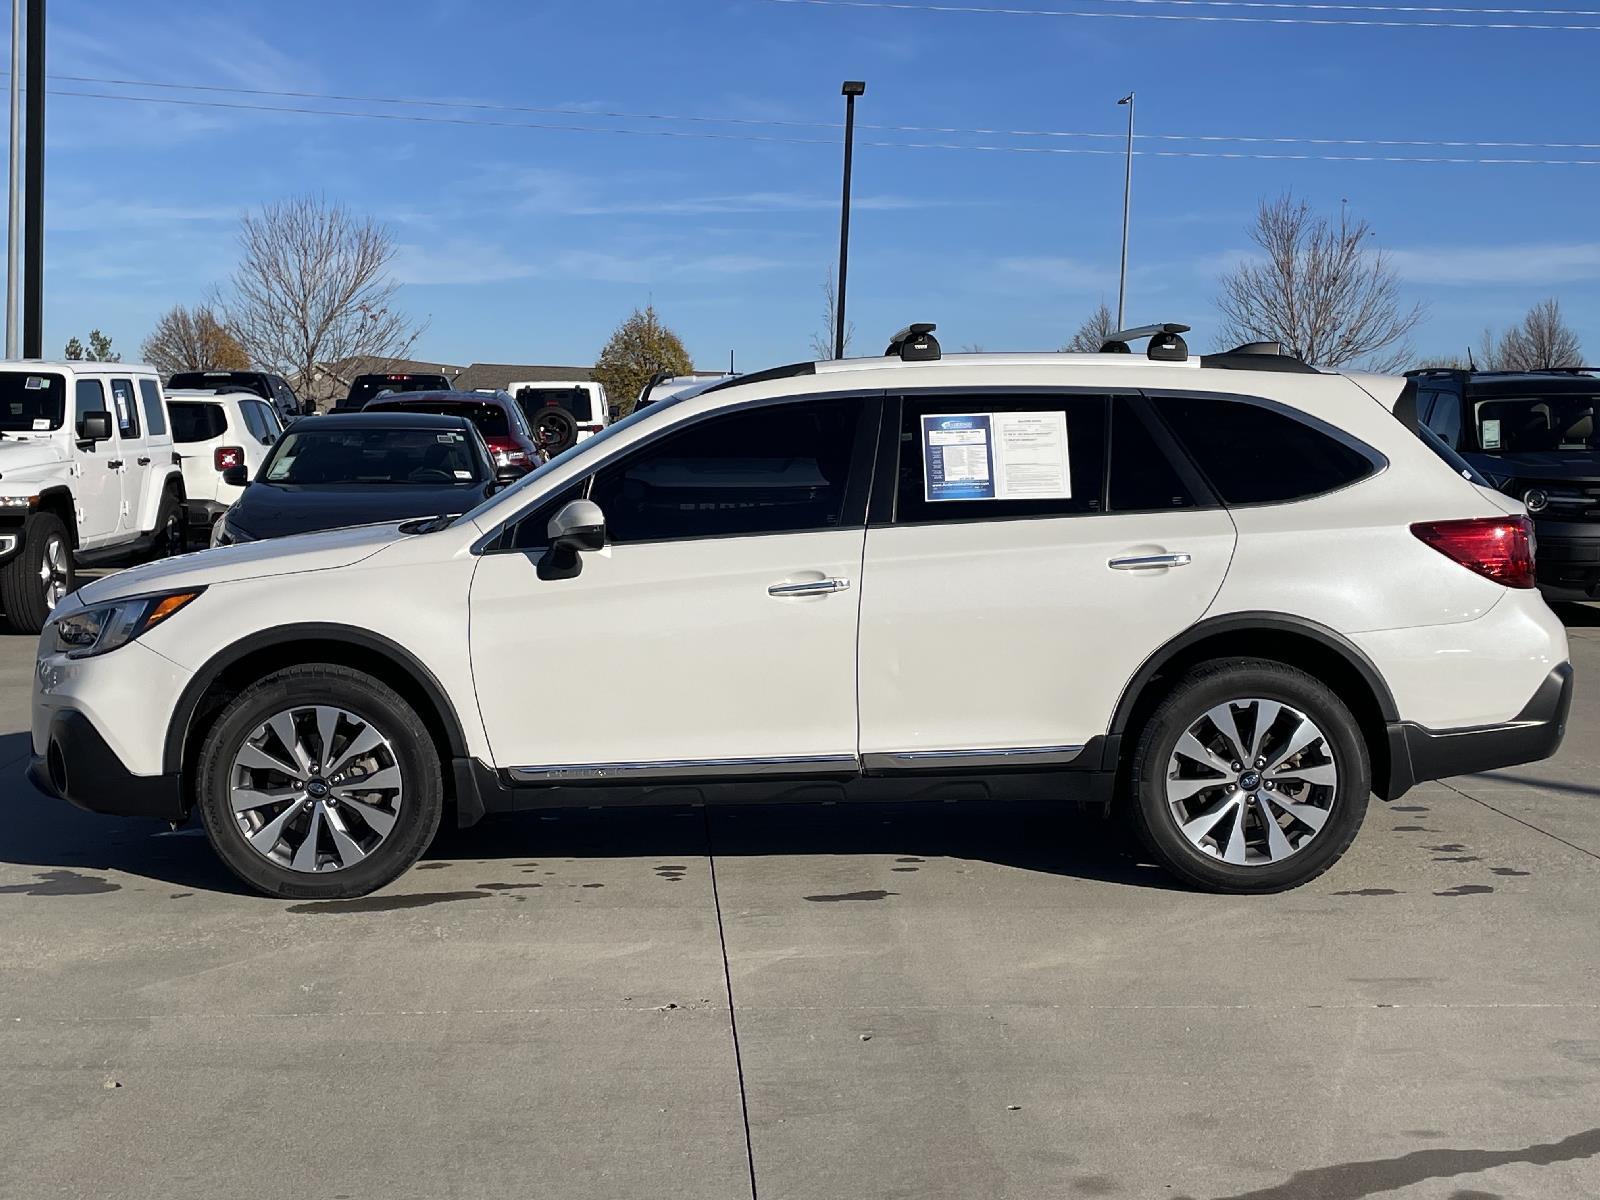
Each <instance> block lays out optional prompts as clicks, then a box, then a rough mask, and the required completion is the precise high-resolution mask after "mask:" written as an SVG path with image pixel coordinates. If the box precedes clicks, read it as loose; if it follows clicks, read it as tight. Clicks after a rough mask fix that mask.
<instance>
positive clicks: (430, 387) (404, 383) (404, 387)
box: [344, 375, 450, 408]
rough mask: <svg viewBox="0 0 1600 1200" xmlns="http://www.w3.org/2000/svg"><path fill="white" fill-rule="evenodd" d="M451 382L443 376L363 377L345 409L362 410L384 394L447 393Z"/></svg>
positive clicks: (355, 386)
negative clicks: (366, 404) (369, 401)
mask: <svg viewBox="0 0 1600 1200" xmlns="http://www.w3.org/2000/svg"><path fill="white" fill-rule="evenodd" d="M449 390H450V381H449V380H448V379H446V378H445V377H444V376H443V375H363V376H361V378H359V379H357V380H356V381H355V383H354V384H353V385H352V386H351V388H350V395H349V396H348V397H346V399H345V402H344V407H346V408H360V407H361V406H362V405H363V404H365V403H366V402H367V401H368V400H372V399H374V398H376V397H378V396H381V395H382V394H383V393H384V392H445V391H449Z"/></svg>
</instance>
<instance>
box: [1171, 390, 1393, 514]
mask: <svg viewBox="0 0 1600 1200" xmlns="http://www.w3.org/2000/svg"><path fill="white" fill-rule="evenodd" d="M1155 407H1156V411H1157V412H1159V413H1160V414H1161V417H1162V419H1163V420H1164V421H1166V423H1167V425H1168V427H1169V428H1170V429H1171V430H1172V432H1173V434H1174V435H1175V436H1176V437H1177V439H1178V441H1179V443H1180V444H1181V445H1182V446H1183V448H1184V449H1185V450H1186V451H1187V452H1188V453H1189V456H1190V457H1191V458H1192V459H1193V460H1194V463H1195V465H1196V466H1197V467H1199V469H1200V472H1201V474H1203V475H1204V476H1205V478H1206V481H1207V482H1208V483H1209V484H1210V485H1211V487H1212V489H1213V490H1214V491H1215V492H1216V493H1217V495H1218V496H1219V497H1221V499H1222V502H1223V503H1224V504H1230V505H1245V504H1283V503H1287V502H1289V501H1292V500H1306V499H1309V498H1311V497H1313V496H1322V495H1326V494H1327V493H1328V492H1335V491H1338V490H1339V489H1340V488H1345V487H1349V486H1350V485H1351V484H1353V483H1359V482H1360V481H1361V480H1363V479H1366V478H1367V477H1368V476H1370V475H1373V474H1375V473H1376V472H1377V470H1378V469H1379V467H1380V466H1381V465H1382V462H1383V460H1382V459H1381V458H1380V457H1379V456H1378V455H1377V454H1376V452H1374V451H1372V450H1370V449H1368V448H1367V447H1365V446H1363V445H1362V444H1361V443H1360V442H1358V441H1356V440H1355V439H1354V438H1351V437H1348V436H1347V435H1345V434H1342V433H1340V432H1339V431H1337V430H1335V429H1332V428H1331V427H1328V426H1323V425H1322V424H1321V423H1320V422H1316V423H1313V422H1312V420H1311V419H1309V418H1307V417H1304V416H1302V415H1299V414H1292V413H1290V412H1289V411H1288V410H1286V409H1282V408H1279V407H1277V406H1275V405H1271V404H1269V403H1267V402H1264V401H1258V400H1250V399H1246V398H1243V397H1240V398H1237V399H1232V398H1228V399H1224V398H1219V397H1213V396H1160V397H1157V398H1156V399H1155Z"/></svg>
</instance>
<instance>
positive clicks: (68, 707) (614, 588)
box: [30, 326, 1572, 897]
mask: <svg viewBox="0 0 1600 1200" xmlns="http://www.w3.org/2000/svg"><path fill="white" fill-rule="evenodd" d="M1181 331H1182V327H1181V326H1177V327H1170V326H1169V327H1158V328H1154V329H1150V330H1146V331H1143V332H1144V333H1145V334H1146V335H1147V336H1148V335H1152V334H1153V336H1151V339H1150V346H1149V352H1148V354H1146V355H1135V354H1127V353H1117V354H1100V355H1058V354H1039V355H959V356H952V357H948V358H940V356H939V351H938V346H937V343H936V342H935V341H934V340H933V338H932V337H931V336H930V334H931V327H926V326H917V327H913V328H912V330H910V331H908V332H907V334H906V335H904V336H903V337H900V338H897V339H896V342H895V344H894V345H893V346H892V347H891V352H890V354H889V355H888V356H886V357H884V358H881V359H865V360H861V359H858V360H851V361H846V362H830V363H817V364H812V363H806V364H802V365H799V366H795V367H789V368H781V369H778V370H774V371H769V372H765V373H762V374H758V375H749V376H745V377H744V378H742V379H738V380H736V381H732V382H729V383H726V384H722V385H719V386H717V387H714V388H711V389H709V390H707V391H704V392H701V393H699V394H697V395H694V396H691V397H682V398H672V399H668V400H664V401H662V402H661V403H659V404H655V405H651V406H650V407H648V408H646V409H644V410H642V411H640V412H639V413H637V414H636V415H634V416H633V417H630V418H629V419H627V420H624V421H622V422H620V423H618V424H616V425H613V426H610V427H609V428H607V429H606V430H605V431H604V432H603V433H600V434H597V435H595V436H594V437H592V438H590V439H588V440H586V441H584V442H582V443H580V444H579V445H577V446H576V447H574V448H573V449H571V450H569V451H567V452H566V453H564V454H562V455H560V456H559V457H558V458H556V459H554V460H552V461H551V462H550V463H549V464H547V465H546V466H544V467H542V468H541V469H539V470H537V471H535V472H533V473H532V474H530V475H529V476H528V477H527V478H526V479H525V480H523V481H522V482H521V483H519V484H517V485H516V486H514V487H512V488H510V489H508V490H506V491H504V492H501V493H499V494H497V495H495V496H494V497H492V498H491V499H489V500H488V501H486V502H485V503H483V504H482V505H480V506H479V507H478V508H476V509H474V510H473V511H472V512H469V513H467V514H465V515H464V516H459V517H455V518H453V519H452V518H448V517H441V518H438V519H431V520H422V521H411V522H407V523H404V524H399V525H396V524H386V525H376V526H368V527H364V528H358V529H345V530H336V531H331V532H326V533H318V534H310V535H305V536H300V537H292V538H284V539H281V540H274V541H267V542H257V543H253V544H247V545H239V546H231V547H227V548H224V549H219V550H211V551H207V552H203V553H200V554H196V555H191V556H189V557H186V558H181V559H175V560H171V561H168V562H163V563H157V564H152V565H149V566H145V567H141V568H137V569H134V570H131V571H127V572H124V573H123V574H120V575H116V576H113V577H111V578H108V579H103V580H98V581H96V582H93V583H90V584H88V585H87V586H86V587H84V588H83V589H82V590H81V591H79V592H77V593H75V594H74V595H72V596H69V597H68V598H66V599H65V600H64V601H63V602H62V603H61V605H60V606H59V607H58V608H57V609H56V611H55V612H54V614H53V615H52V620H51V623H50V625H49V626H48V628H47V629H46V630H45V632H44V634H43V635H42V638H41V641H40V645H39V655H38V672H37V678H36V685H35V693H34V702H33V753H34V758H33V761H32V764H31V767H30V775H31V777H32V779H33V780H34V782H35V783H36V784H37V785H38V786H39V787H40V788H42V789H44V790H46V791H48V792H50V793H52V794H54V795H56V796H60V797H64V798H65V799H67V800H69V801H71V802H72V803H74V804H77V805H79V806H81V807H83V808H87V809H91V810H93V811H97V812H107V813H120V814H133V815H142V816H149V817H157V818H162V819H166V820H170V821H174V822H177V821H182V820H184V819H185V818H186V817H187V816H188V815H189V814H190V812H191V810H193V809H195V808H198V809H199V810H200V816H201V819H202V821H203V823H204V826H205V829H206V832H207V834H208V835H209V837H210V839H211V842H212V844H213V846H214V847H215V849H216V851H217V853H218V854H219V855H221V857H222V858H223V860H224V861H225V862H226V863H227V864H228V865H229V866H230V867H231V868H232V869H233V870H234V871H235V872H236V873H237V874H238V875H239V876H240V877H241V878H242V879H244V880H245V881H246V882H247V883H249V884H250V885H251V886H253V887H255V888H257V889H259V890H260V891H262V892H265V893H268V894H271V895H274V896H283V897H344V896H354V895H359V894H362V893H366V892H369V891H371V890H373V889H375V888H378V887H381V886H383V885H384V884H386V883H388V882H390V881H391V880H393V879H394V878H395V877H396V876H398V875H400V874H401V873H402V872H403V871H405V870H406V869H407V868H408V867H409V866H410V865H411V864H412V863H413V862H414V861H415V860H416V858H417V857H418V855H420V854H421V853H422V851H423V850H424V848H425V847H426V846H427V845H428V843H429V841H430V839H431V838H432V837H433V836H434V833H435V831H436V830H437V828H438V827H439V824H440V821H441V819H442V818H443V816H444V815H445V813H446V812H447V811H449V812H450V813H451V819H453V820H455V821H457V822H459V823H461V824H469V823H471V822H474V821H476V820H478V819H479V818H480V817H482V816H483V815H484V814H485V813H494V812H508V811H523V810H531V809H540V808H545V807H549V806H562V805H579V806H589V805H595V804H605V803H617V804H638V803H653V802H659V803H672V804H677V803H685V802H702V801H703V802H719V801H750V800H763V799H765V800H778V801H816V800H846V799H874V798H914V797H938V798H942V799H964V798H972V799H978V798H1006V797H1026V798H1033V799H1054V798H1059V799H1061V800H1063V801H1067V800H1076V801H1087V802H1090V803H1099V804H1104V805H1115V806H1125V807H1126V808H1127V810H1128V811H1129V812H1130V815H1131V816H1132V818H1133V819H1134V821H1135V824H1136V826H1137V827H1138V829H1139V830H1140V832H1141V833H1142V835H1143V837H1144V839H1145V841H1146V843H1147V845H1148V848H1149V850H1150V852H1151V853H1152V854H1153V855H1154V856H1155V857H1156V858H1157V859H1158V860H1159V861H1160V862H1161V863H1163V864H1165V865H1166V866H1167V867H1168V868H1169V869H1171V870H1172V871H1173V872H1174V873H1176V874H1177V875H1178V876H1180V877H1181V878H1183V879H1184V880H1186V881H1188V882H1189V883H1191V884H1193V885H1197V886H1200V887H1204V888H1210V889H1217V890H1224V891H1236V892H1264V891H1273V890H1279V889H1283V888H1288V887H1292V886H1295V885H1297V884H1302V883H1304V882H1306V881H1307V880H1309V879H1312V878H1314V877H1316V876H1317V875H1319V874H1321V873H1322V872H1323V871H1325V870H1327V869H1328V867H1329V866H1331V865H1332V864H1333V863H1334V862H1335V861H1337V860H1338V858H1339V857H1340V856H1341V855H1342V854H1343V853H1344V851H1345V850H1346V848H1347V847H1348V846H1349V845H1350V843H1351V841H1352V839H1353V838H1354V837H1355V836H1356V832H1357V830H1358V829H1359V828H1360V826H1361V822H1362V818H1363V816H1364V814H1365V812H1366V809H1367V803H1368V797H1369V794H1370V793H1372V792H1376V793H1377V794H1378V795H1379V796H1380V797H1383V798H1385V799H1394V798H1396V797H1398V796H1400V795H1401V794H1402V793H1404V792H1405V791H1406V790H1407V788H1409V787H1410V786H1412V784H1414V783H1415V782H1417V781H1419V780H1426V779H1433V778H1438V777H1442V776H1446V775H1452V774H1459V773H1465V772H1471V771H1478V770H1483V769H1487V768H1491V767H1498V766H1504V765H1509V764H1513V763H1520V762H1526V761H1530V760H1533V759H1538V758H1542V757H1545V756H1547V755H1549V754H1551V753H1553V752H1554V751H1555V749H1556V747H1557V746H1558V745H1559V743H1560V740H1561V737H1562V733H1563V730H1564V726H1565V722H1566V714H1567V709H1568V705H1569V702H1570V698H1571V687H1572V672H1571V668H1570V666H1569V664H1568V661H1567V645H1566V638H1565V635H1564V632H1563V630H1562V627H1561V625H1560V623H1559V622H1558V621H1557V620H1556V619H1555V617H1554V616H1553V615H1552V614H1551V612H1550V610H1549V609H1548V608H1547V607H1546V606H1545V604H1544V602H1543V601H1542V600H1541V599H1540V597H1539V593H1538V592H1537V591H1536V590H1534V586H1533V583H1534V575H1533V558H1532V546H1531V544H1530V536H1529V523H1528V520H1527V517H1526V516H1525V514H1524V513H1523V512H1522V511H1521V509H1520V508H1519V507H1518V505H1517V504H1516V503H1515V502H1514V501H1510V500H1508V499H1507V498H1506V497H1505V496H1503V495H1500V494H1499V493H1497V492H1494V491H1492V490H1489V489H1487V488H1484V487H1480V486H1477V485H1476V484H1474V483H1473V482H1472V481H1471V480H1470V479H1469V478H1467V477H1465V476H1464V475H1463V474H1462V473H1461V472H1460V470H1459V469H1458V468H1456V467H1455V466H1453V465H1452V464H1450V463H1449V462H1447V461H1444V460H1443V458H1444V457H1445V456H1443V455H1441V454H1440V452H1439V451H1438V449H1437V447H1433V446H1430V445H1429V444H1427V443H1425V442H1423V441H1422V440H1421V439H1419V438H1418V437H1417V436H1415V435H1414V433H1413V432H1412V431H1411V430H1409V429H1407V428H1406V427H1405V426H1404V425H1403V424H1401V422H1400V421H1399V420H1397V419H1396V417H1395V416H1394V415H1393V414H1392V413H1391V412H1390V411H1389V409H1388V407H1386V405H1387V404H1388V403H1390V402H1392V401H1393V399H1394V396H1395V394H1396V393H1398V392H1399V390H1400V389H1401V387H1402V386H1403V383H1404V381H1403V380H1399V379H1382V378H1377V377H1359V376H1344V375H1337V374H1324V373H1319V372H1316V371H1313V370H1311V369H1310V368H1308V367H1305V366H1304V365H1303V364H1300V363H1299V362H1297V361H1296V360H1293V359H1289V358H1284V357H1280V356H1275V355H1272V354H1268V353H1263V352H1261V349H1262V348H1259V347H1258V348H1253V350H1254V352H1252V351H1251V349H1246V348H1241V350H1240V351H1239V352H1233V353H1228V354H1223V355H1216V356H1211V357H1208V358H1204V359H1196V358H1193V357H1190V356H1189V355H1188V353H1187V349H1186V347H1185V346H1184V344H1183V342H1182V340H1181V338H1179V337H1178V336H1177V334H1178V333H1179V332H1181ZM1385 393H1387V394H1385ZM287 595H292V596H293V598H294V602H293V605H292V606H291V607H292V612H291V611H290V609H289V608H286V606H285V603H284V598H285V596H287ZM597 611H598V612H599V613H600V614H601V616H602V619H603V625H604V628H605V630H606V633H605V634H604V635H603V636H601V637H595V638H591V637H584V638H574V637H572V636H570V630H571V629H573V628H578V627H581V628H585V629H587V628H590V627H591V625H592V622H593V621H594V618H595V614H596V612H597ZM530 662H535V663H538V664H539V667H540V669H538V670H535V671H530V670H528V669H527V668H528V664H529V663H530ZM552 681H555V682H554V683H552ZM595 712H603V713H605V714H606V718H607V719H606V720H605V721H604V722H596V721H595V720H594V719H593V714H594V713H595Z"/></svg>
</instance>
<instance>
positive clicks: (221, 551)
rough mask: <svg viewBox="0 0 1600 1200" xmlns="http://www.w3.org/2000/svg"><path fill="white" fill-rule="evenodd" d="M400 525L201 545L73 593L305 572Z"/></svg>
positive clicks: (103, 594) (94, 595)
mask: <svg viewBox="0 0 1600 1200" xmlns="http://www.w3.org/2000/svg"><path fill="white" fill-rule="evenodd" d="M0 486H3V481H0ZM400 525H401V522H398V521H394V522H388V523H386V524H383V525H360V526H357V527H355V528H353V529H327V530H323V531H322V532H320V533H302V534H298V535H296V536H294V537H284V538H271V539H268V540H267V541H261V542H242V543H239V544H237V545H233V546H218V547H217V548H216V549H214V550H201V551H198V552H197V553H194V554H184V555H180V556H179V557H177V558H167V559H162V560H161V561H160V562H153V563H146V564H145V565H144V566H142V567H134V568H133V569H131V570H128V571H119V572H118V573H117V574H115V575H108V576H107V577H106V578H104V579H97V580H95V581H94V582H93V583H90V584H87V585H86V586H84V587H82V588H80V589H79V590H78V592H77V593H76V595H77V597H78V599H79V600H81V601H82V602H83V603H85V604H98V603H100V602H101V601H103V600H116V599H120V598H121V597H123V596H142V595H148V594H149V593H151V592H170V591H177V590H180V589H182V588H190V587H208V586H210V585H212V584H219V583H237V582H239V581H241V580H245V579H266V578H269V577H272V576H276V575H298V574H301V573H303V572H306V571H328V570H332V569H333V568H335V567H347V566H350V565H351V564H352V563H358V562H360V561H362V560H363V559H366V558H371V557H372V556H373V555H374V554H376V553H378V552H379V551H380V550H382V549H383V548H384V547H386V546H391V545H393V544H394V543H395V542H397V541H399V540H400V539H401V538H403V537H404V536H405V535H404V534H402V533H401V532H400Z"/></svg>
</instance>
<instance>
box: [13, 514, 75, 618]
mask: <svg viewBox="0 0 1600 1200" xmlns="http://www.w3.org/2000/svg"><path fill="white" fill-rule="evenodd" d="M47 564H51V565H50V566H49V567H48V568H47ZM77 586H78V579H77V570H76V568H75V567H74V566H73V562H72V538H71V537H69V536H68V534H67V527H66V526H65V525H63V524H62V523H61V518H60V517H58V516H56V515H55V514H54V513H47V512H36V513H33V514H32V515H30V516H29V517H28V519H27V521H26V522H24V524H23V526H22V549H21V550H18V551H17V552H16V554H14V555H12V556H11V559H10V560H9V561H8V562H6V563H4V564H3V565H0V605H4V607H5V614H6V628H7V629H9V630H10V631H11V632H12V633H27V634H36V633H38V632H39V631H40V630H41V629H43V628H44V623H45V621H46V620H48V619H49V617H50V609H51V608H52V607H54V602H53V600H52V598H51V593H52V590H53V589H59V591H60V594H61V595H62V596H65V595H67V594H68V593H69V592H71V591H72V589H73V588H75V587H77Z"/></svg>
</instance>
